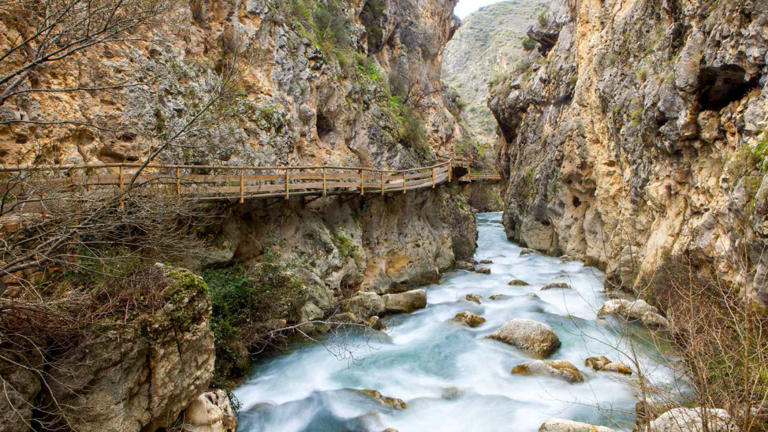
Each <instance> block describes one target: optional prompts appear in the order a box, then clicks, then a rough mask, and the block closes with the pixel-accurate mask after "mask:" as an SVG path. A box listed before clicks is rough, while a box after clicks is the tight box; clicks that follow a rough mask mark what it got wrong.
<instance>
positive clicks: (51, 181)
mask: <svg viewBox="0 0 768 432" xmlns="http://www.w3.org/2000/svg"><path fill="white" fill-rule="evenodd" d="M455 167H463V168H465V169H466V171H467V174H465V175H464V176H463V177H461V178H460V179H458V181H460V182H472V181H494V180H499V179H500V177H498V175H496V174H490V173H489V174H485V173H481V174H477V173H475V174H473V173H471V171H470V169H469V161H467V160H463V159H448V160H445V161H443V162H439V163H436V164H434V165H431V166H426V167H419V168H412V169H405V170H378V169H374V168H364V167H355V168H349V167H340V166H282V167H281V166H271V167H253V166H220V165H210V166H199V165H147V166H145V167H143V166H142V164H131V163H115V164H98V165H69V166H62V165H58V166H30V167H16V168H0V194H2V195H0V198H2V200H3V202H4V203H9V202H20V201H26V202H35V201H37V202H40V201H44V200H46V199H48V200H50V199H60V198H72V199H95V198H99V197H106V196H110V195H114V194H116V193H118V194H119V193H121V192H123V193H124V192H126V191H127V190H128V189H129V188H130V187H131V182H133V187H134V188H140V189H137V190H140V191H141V193H151V194H162V195H167V196H175V197H176V198H177V199H184V200H195V201H214V200H236V201H239V202H241V203H243V202H245V200H248V199H256V198H270V197H282V198H285V199H289V198H290V197H293V196H306V195H318V196H327V195H342V194H359V195H366V194H380V195H384V194H387V193H401V194H405V193H407V192H408V191H412V190H417V189H424V188H435V187H437V186H438V185H440V184H443V183H447V182H451V181H452V180H454V179H453V176H454V168H455ZM136 173H139V174H138V176H137V175H136ZM134 177H135V178H134Z"/></svg>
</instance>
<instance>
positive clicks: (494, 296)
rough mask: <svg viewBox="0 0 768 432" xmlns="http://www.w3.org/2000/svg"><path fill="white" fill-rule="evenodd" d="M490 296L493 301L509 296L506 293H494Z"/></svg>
mask: <svg viewBox="0 0 768 432" xmlns="http://www.w3.org/2000/svg"><path fill="white" fill-rule="evenodd" d="M488 298H489V299H491V300H493V301H496V300H504V299H505V298H507V296H505V295H504V294H494V295H492V296H490V297H488Z"/></svg>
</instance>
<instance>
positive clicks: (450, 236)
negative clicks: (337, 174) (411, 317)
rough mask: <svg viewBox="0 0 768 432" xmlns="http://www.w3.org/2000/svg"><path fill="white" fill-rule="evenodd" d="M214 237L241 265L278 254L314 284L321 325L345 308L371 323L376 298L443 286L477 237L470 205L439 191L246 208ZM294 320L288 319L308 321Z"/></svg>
mask: <svg viewBox="0 0 768 432" xmlns="http://www.w3.org/2000/svg"><path fill="white" fill-rule="evenodd" d="M214 235H215V236H216V237H217V240H216V242H217V245H218V247H219V248H220V249H221V250H222V252H221V255H223V256H226V257H228V258H229V259H233V260H235V261H238V262H244V263H246V264H250V263H254V264H255V263H258V262H259V261H260V260H261V259H262V258H263V256H264V254H265V253H268V251H270V250H273V251H278V252H279V253H280V257H281V260H284V261H286V262H289V263H291V267H293V268H295V270H296V272H297V274H298V275H300V276H301V278H302V279H304V280H305V281H306V283H305V284H304V287H303V288H302V290H303V294H302V297H303V298H305V299H306V300H305V301H306V302H307V304H311V305H312V306H309V307H310V308H311V309H312V310H314V311H315V314H314V315H317V316H316V318H322V316H323V315H325V314H328V313H330V312H332V311H333V310H334V309H335V308H336V306H337V303H338V302H340V301H341V302H342V303H341V309H342V310H343V311H349V312H352V313H354V314H355V315H357V316H358V318H361V319H364V318H367V317H369V316H371V315H376V314H379V313H380V312H381V311H382V306H381V303H380V302H379V301H378V300H377V298H376V297H375V294H379V295H383V294H387V293H390V292H398V291H403V290H407V289H408V288H411V287H414V286H419V285H423V284H428V283H436V282H437V281H438V280H439V278H440V273H441V272H443V271H445V270H448V269H450V268H451V267H452V266H453V265H454V262H456V261H457V260H468V259H470V258H471V256H472V254H473V253H474V250H475V247H476V239H477V230H476V221H475V216H474V215H473V214H472V213H471V212H470V210H469V206H468V205H467V204H466V201H465V200H464V198H463V197H462V196H461V195H460V194H458V193H456V192H455V191H453V190H451V188H438V189H435V190H431V189H430V190H428V191H424V192H417V193H408V194H407V195H395V196H387V197H386V198H385V199H382V198H381V197H376V196H373V197H360V198H352V199H350V198H345V199H341V198H332V197H329V198H327V199H318V200H316V201H313V202H311V203H303V202H302V200H300V199H297V200H296V201H291V202H288V203H286V204H283V205H282V206H268V205H267V203H264V202H254V203H250V204H249V203H246V205H245V206H243V207H242V208H240V209H238V210H237V211H236V212H235V213H234V214H233V215H231V216H230V217H228V218H226V219H225V220H224V221H223V223H222V224H221V225H220V226H218V227H217V228H216V230H215V233H214ZM358 291H360V293H357V292H358ZM355 293H357V294H355ZM350 297H351V298H350ZM303 309H304V308H303V307H302V310H303ZM294 315H295V316H286V317H285V318H287V319H289V321H292V322H293V321H299V322H300V321H302V320H303V318H302V316H299V315H301V314H300V313H299V312H298V311H297V312H296V313H295V314H294Z"/></svg>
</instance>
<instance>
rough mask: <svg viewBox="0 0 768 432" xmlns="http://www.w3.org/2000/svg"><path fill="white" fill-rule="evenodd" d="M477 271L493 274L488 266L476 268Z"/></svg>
mask: <svg viewBox="0 0 768 432" xmlns="http://www.w3.org/2000/svg"><path fill="white" fill-rule="evenodd" d="M475 273H480V274H491V269H490V268H488V267H481V268H478V269H475Z"/></svg>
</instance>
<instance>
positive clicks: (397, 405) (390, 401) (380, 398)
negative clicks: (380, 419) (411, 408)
mask: <svg viewBox="0 0 768 432" xmlns="http://www.w3.org/2000/svg"><path fill="white" fill-rule="evenodd" d="M357 391H358V392H360V393H362V394H364V395H366V396H368V397H369V398H371V399H373V400H375V401H376V402H379V403H380V404H382V405H386V406H388V407H390V408H394V409H399V410H403V409H406V408H407V407H408V404H407V403H405V401H404V400H402V399H398V398H393V397H389V396H384V395H382V394H381V393H380V392H379V391H378V390H370V389H364V390H357Z"/></svg>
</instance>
